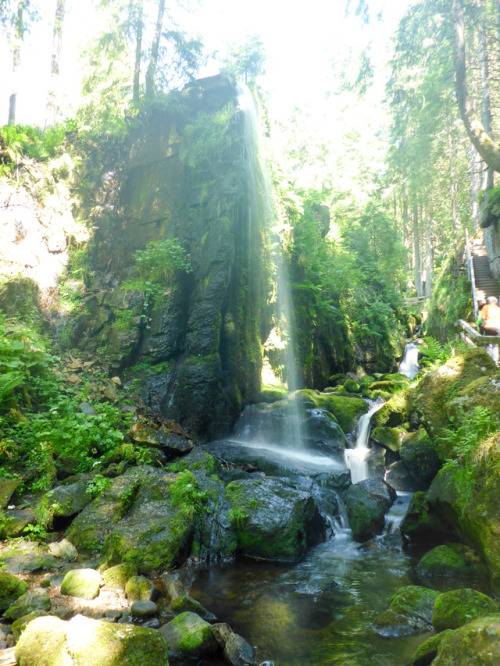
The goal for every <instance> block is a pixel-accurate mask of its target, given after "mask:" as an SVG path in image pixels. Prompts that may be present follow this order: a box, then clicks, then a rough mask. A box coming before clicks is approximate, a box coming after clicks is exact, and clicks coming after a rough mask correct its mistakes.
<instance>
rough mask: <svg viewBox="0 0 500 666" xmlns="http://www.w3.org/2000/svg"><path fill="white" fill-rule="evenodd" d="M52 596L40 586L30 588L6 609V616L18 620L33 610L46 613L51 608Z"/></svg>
mask: <svg viewBox="0 0 500 666" xmlns="http://www.w3.org/2000/svg"><path fill="white" fill-rule="evenodd" d="M50 605H51V604H50V597H49V595H48V594H47V592H46V591H45V590H42V589H40V588H38V589H34V590H28V591H27V592H25V593H24V594H23V595H22V596H21V597H18V598H17V599H16V600H15V601H14V603H12V604H11V605H10V606H9V608H8V609H7V610H6V611H5V613H4V616H5V617H6V618H8V619H9V620H18V619H19V618H20V617H24V616H25V615H28V614H29V613H32V612H33V611H42V612H44V613H46V612H47V611H49V610H50Z"/></svg>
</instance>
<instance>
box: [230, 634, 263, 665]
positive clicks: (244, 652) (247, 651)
mask: <svg viewBox="0 0 500 666" xmlns="http://www.w3.org/2000/svg"><path fill="white" fill-rule="evenodd" d="M224 656H225V657H226V659H227V661H228V662H229V663H230V664H232V665H233V666H255V665H256V664H257V662H256V661H255V650H254V649H253V647H252V646H251V645H250V644H249V643H248V642H247V641H246V640H245V639H244V638H243V636H240V635H239V634H235V633H231V634H230V636H229V638H228V639H227V641H226V644H225V645H224Z"/></svg>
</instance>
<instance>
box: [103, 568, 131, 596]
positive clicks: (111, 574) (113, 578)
mask: <svg viewBox="0 0 500 666" xmlns="http://www.w3.org/2000/svg"><path fill="white" fill-rule="evenodd" d="M133 576H137V567H136V565H135V564H133V563H129V562H127V563H122V564H116V565H115V566H114V567H110V568H109V569H106V570H105V571H103V573H102V577H103V580H104V585H106V586H107V587H111V588H113V589H115V590H124V589H125V587H126V585H127V582H128V581H129V579H130V578H132V577H133Z"/></svg>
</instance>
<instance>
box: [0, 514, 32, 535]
mask: <svg viewBox="0 0 500 666" xmlns="http://www.w3.org/2000/svg"><path fill="white" fill-rule="evenodd" d="M0 517H1V518H2V520H1V521H0V539H10V538H14V537H17V536H20V535H22V534H23V531H24V528H25V527H27V526H28V525H36V524H37V520H38V519H37V514H36V511H35V509H32V508H31V507H28V508H26V509H8V510H6V511H5V512H3V511H1V510H0Z"/></svg>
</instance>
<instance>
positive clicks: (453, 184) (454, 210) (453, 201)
mask: <svg viewBox="0 0 500 666" xmlns="http://www.w3.org/2000/svg"><path fill="white" fill-rule="evenodd" d="M448 155H449V166H450V206H451V220H452V225H453V227H452V228H453V248H454V250H455V256H457V257H458V237H459V233H460V217H459V214H458V179H457V175H456V173H455V142H454V141H453V137H452V135H451V129H450V128H449V127H448Z"/></svg>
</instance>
